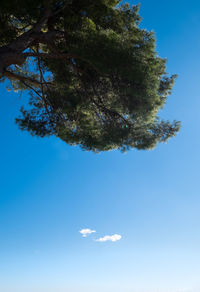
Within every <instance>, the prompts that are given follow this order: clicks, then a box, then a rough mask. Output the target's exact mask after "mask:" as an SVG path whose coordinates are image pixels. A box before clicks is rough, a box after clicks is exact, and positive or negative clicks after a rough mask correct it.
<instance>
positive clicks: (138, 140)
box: [0, 0, 180, 152]
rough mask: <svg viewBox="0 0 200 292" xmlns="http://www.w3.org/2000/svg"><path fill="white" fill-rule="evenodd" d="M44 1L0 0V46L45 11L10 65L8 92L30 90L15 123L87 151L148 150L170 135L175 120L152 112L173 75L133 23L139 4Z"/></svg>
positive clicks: (175, 129)
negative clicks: (20, 58)
mask: <svg viewBox="0 0 200 292" xmlns="http://www.w3.org/2000/svg"><path fill="white" fill-rule="evenodd" d="M11 2H12V5H11ZM45 2H46V1H40V0H37V1H36V0H34V1H32V0H31V1H27V0H26V1H25V0H24V1H23V0H18V1H17V0H12V1H10V2H9V5H8V1H2V4H1V6H2V10H1V13H0V46H5V45H9V44H10V42H11V41H15V39H16V38H17V37H19V36H20V35H22V34H23V33H25V32H27V31H28V30H30V28H31V27H33V26H34V24H35V23H37V22H38V21H39V19H41V17H42V15H43V14H44V13H45V9H47V8H48V9H50V10H51V11H52V13H51V16H49V17H48V19H47V21H46V23H44V25H43V27H42V28H41V30H40V32H41V34H40V36H39V37H38V36H36V37H35V39H34V40H33V41H32V42H30V44H29V46H27V47H26V48H25V50H23V52H22V54H25V53H26V52H29V53H31V52H32V53H33V55H32V56H31V57H30V58H27V59H26V62H25V63H24V65H23V66H16V65H11V66H10V67H9V69H11V71H12V73H13V74H15V77H16V78H15V77H13V78H11V79H12V80H11V82H12V84H13V86H14V88H15V90H17V89H19V90H23V91H24V90H26V89H28V90H29V91H31V96H30V107H29V109H24V108H23V109H22V110H21V112H22V115H21V117H19V118H17V119H16V122H17V123H18V125H19V127H20V128H21V129H22V130H28V131H29V132H30V133H31V134H32V135H37V136H41V137H44V136H49V135H55V136H57V137H59V138H61V139H62V140H63V141H65V142H66V143H68V144H70V145H80V146H81V147H82V148H83V149H86V150H92V151H94V152H99V151H107V150H112V149H121V150H122V151H126V150H127V149H130V148H137V149H152V148H154V147H155V146H156V145H157V143H158V142H165V141H167V139H168V138H170V137H172V136H175V135H176V133H177V132H178V131H179V127H180V125H179V122H176V121H174V122H172V123H170V122H169V121H166V122H165V121H162V120H161V121H160V120H159V118H158V116H157V114H158V111H159V110H160V109H161V108H162V107H163V106H164V104H165V102H166V99H167V96H168V95H169V94H170V93H171V90H172V87H173V84H174V81H175V78H176V75H172V76H170V77H168V76H167V74H166V72H165V70H166V69H165V68H166V60H165V59H162V58H160V57H159V56H158V55H157V53H156V51H155V37H154V34H153V33H152V32H148V31H146V30H144V29H141V28H140V27H139V23H140V16H139V14H138V11H139V7H138V6H132V7H130V6H129V5H128V4H125V5H119V4H120V1H116V0H96V1H94V0H71V1H70V0H68V1H67V0H66V1H57V0H53V1H47V3H48V5H47V6H45ZM51 32H52V33H53V34H52V35H53V37H51V36H50V34H48V33H51ZM58 33H59V35H57V34H58ZM32 35H33V34H32ZM31 37H32V38H33V36H31ZM33 57H34V59H32V58H33ZM31 60H34V62H33V63H30V62H31ZM22 77H23V78H22Z"/></svg>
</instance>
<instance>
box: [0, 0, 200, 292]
mask: <svg viewBox="0 0 200 292" xmlns="http://www.w3.org/2000/svg"><path fill="white" fill-rule="evenodd" d="M131 3H132V4H136V3H137V2H136V1H133V2H131ZM140 14H141V16H142V17H143V21H142V24H141V26H142V27H144V28H147V29H148V30H154V31H155V32H156V39H157V51H158V53H159V55H160V56H161V57H167V58H168V65H167V71H168V72H169V73H170V74H173V73H177V74H178V75H179V78H178V79H177V82H176V85H175V87H174V90H173V94H172V96H171V97H169V99H168V102H167V105H166V107H165V108H164V110H163V111H162V112H161V113H160V115H161V116H162V117H163V118H165V119H169V120H173V119H177V120H181V121H182V129H181V132H180V134H178V136H177V137H176V138H175V139H171V140H170V141H169V142H168V143H167V144H162V145H159V146H158V147H157V148H156V149H155V150H153V151H146V152H144V151H141V152H139V151H130V152H128V153H127V154H121V153H120V152H116V151H114V152H108V153H102V154H99V155H95V154H93V153H88V152H83V151H81V150H80V149H79V148H78V147H74V148H73V147H69V146H67V145H65V144H64V143H62V142H61V141H59V140H58V139H55V138H49V139H37V138H33V137H31V136H30V135H29V134H28V133H25V132H20V131H19V130H18V128H17V126H16V125H15V124H14V117H16V115H17V114H18V108H19V105H20V104H21V103H22V102H23V100H24V99H26V97H23V98H21V97H20V96H19V94H17V93H13V92H7V91H6V90H5V85H4V84H1V86H0V93H1V98H0V119H1V122H0V133H1V143H0V292H66V291H70V292H86V291H87V292H92V291H95V292H133V291H142V292H143V291H144V292H148V291H149V292H154V291H155V292H157V291H160V292H162V291H163V292H164V291H171V292H178V291H179V292H180V291H191V292H193V291H195V292H197V291H200V277H199V275H200V196H199V181H200V155H199V149H200V131H199V129H200V127H199V125H200V115H199V112H200V98H199V95H200V94H199V92H200V2H199V1H195V0H191V1H189V2H188V1H186V0H182V1H179V0H173V1H172V0H168V1H162V0H151V1H149V0H142V1H141V10H140ZM86 227H89V228H92V229H96V230H97V232H98V233H97V235H92V236H90V237H88V238H82V237H81V236H80V234H79V232H78V231H79V230H80V229H81V228H86ZM114 233H118V234H121V235H122V239H121V240H120V241H118V242H114V243H112V242H106V243H99V242H95V241H94V240H93V239H94V238H96V237H97V236H103V235H105V234H114Z"/></svg>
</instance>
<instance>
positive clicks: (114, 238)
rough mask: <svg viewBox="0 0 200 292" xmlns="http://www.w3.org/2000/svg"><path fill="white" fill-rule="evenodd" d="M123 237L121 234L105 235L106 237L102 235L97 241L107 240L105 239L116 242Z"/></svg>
mask: <svg viewBox="0 0 200 292" xmlns="http://www.w3.org/2000/svg"><path fill="white" fill-rule="evenodd" d="M121 238H122V236H121V235H119V234H113V235H105V236H104V237H100V238H98V239H96V240H95V241H98V242H105V241H112V242H115V241H118V240H120V239H121Z"/></svg>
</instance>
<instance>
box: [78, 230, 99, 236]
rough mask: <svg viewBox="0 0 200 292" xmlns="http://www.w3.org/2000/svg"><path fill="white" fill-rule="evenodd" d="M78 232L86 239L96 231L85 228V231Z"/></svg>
mask: <svg viewBox="0 0 200 292" xmlns="http://www.w3.org/2000/svg"><path fill="white" fill-rule="evenodd" d="M79 232H80V234H82V236H83V237H87V236H88V235H90V234H92V233H95V232H96V230H92V229H90V228H85V229H81V230H80V231H79Z"/></svg>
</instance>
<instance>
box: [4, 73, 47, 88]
mask: <svg viewBox="0 0 200 292" xmlns="http://www.w3.org/2000/svg"><path fill="white" fill-rule="evenodd" d="M3 75H4V76H6V77H7V78H9V79H12V80H15V81H21V82H28V83H30V84H32V85H34V86H35V87H39V88H41V85H42V83H41V82H39V81H38V80H36V79H33V78H31V77H28V76H23V75H20V74H16V73H14V72H12V71H9V70H4V72H3Z"/></svg>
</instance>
